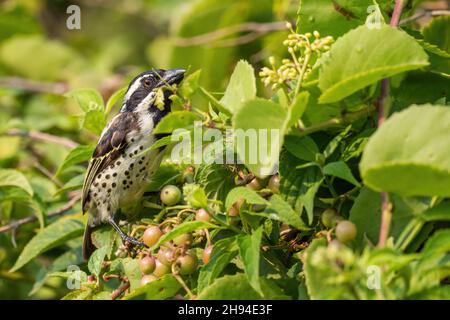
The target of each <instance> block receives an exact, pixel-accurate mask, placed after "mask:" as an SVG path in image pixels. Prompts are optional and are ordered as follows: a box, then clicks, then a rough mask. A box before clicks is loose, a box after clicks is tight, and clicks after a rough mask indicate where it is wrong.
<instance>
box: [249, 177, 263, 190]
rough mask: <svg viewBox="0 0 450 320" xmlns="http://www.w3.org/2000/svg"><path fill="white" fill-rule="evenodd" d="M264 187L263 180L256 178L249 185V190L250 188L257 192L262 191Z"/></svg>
mask: <svg viewBox="0 0 450 320" xmlns="http://www.w3.org/2000/svg"><path fill="white" fill-rule="evenodd" d="M262 187H263V186H262V183H261V180H259V179H258V178H254V179H253V180H252V181H250V182H249V183H247V188H250V189H252V190H255V191H256V190H259V189H261V188H262Z"/></svg>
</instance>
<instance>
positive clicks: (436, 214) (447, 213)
mask: <svg viewBox="0 0 450 320" xmlns="http://www.w3.org/2000/svg"><path fill="white" fill-rule="evenodd" d="M420 216H421V217H422V218H423V219H424V220H425V221H450V202H448V201H445V202H441V203H439V204H438V205H436V206H434V207H432V208H430V209H428V210H426V211H425V212H423V213H422V214H421V215H420Z"/></svg>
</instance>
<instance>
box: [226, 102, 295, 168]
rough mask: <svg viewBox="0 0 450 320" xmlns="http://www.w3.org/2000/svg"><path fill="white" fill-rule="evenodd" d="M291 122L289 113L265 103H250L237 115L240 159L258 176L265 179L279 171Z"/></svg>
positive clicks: (235, 124)
mask: <svg viewBox="0 0 450 320" xmlns="http://www.w3.org/2000/svg"><path fill="white" fill-rule="evenodd" d="M287 122H288V112H287V111H286V110H285V109H284V108H283V107H281V106H280V105H278V104H276V103H274V102H272V101H269V100H264V99H254V100H249V101H247V102H245V103H244V104H243V105H242V106H241V108H239V110H238V111H237V112H236V113H235V114H234V117H233V129H234V138H235V141H236V142H235V143H236V150H237V153H238V156H239V159H240V161H242V162H243V163H245V165H246V166H247V167H248V168H249V169H250V170H251V171H252V172H253V173H254V174H255V175H257V176H259V177H263V176H266V175H268V174H273V172H274V170H276V168H277V166H278V157H279V152H280V149H281V146H282V145H283V137H284V134H285V132H286V129H287V127H286V126H287Z"/></svg>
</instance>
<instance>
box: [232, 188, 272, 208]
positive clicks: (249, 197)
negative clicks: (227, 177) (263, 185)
mask: <svg viewBox="0 0 450 320" xmlns="http://www.w3.org/2000/svg"><path fill="white" fill-rule="evenodd" d="M241 198H243V199H244V200H245V201H247V203H249V204H261V205H267V204H268V202H267V200H266V199H264V198H263V197H261V196H260V195H259V194H258V193H257V192H255V191H254V190H252V189H249V188H247V187H236V188H234V189H232V190H231V191H230V192H229V193H228V195H227V199H226V200H225V209H226V210H227V211H228V210H229V209H230V208H231V206H232V205H233V204H234V203H235V202H236V201H238V200H239V199H241Z"/></svg>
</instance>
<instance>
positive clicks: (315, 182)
mask: <svg viewBox="0 0 450 320" xmlns="http://www.w3.org/2000/svg"><path fill="white" fill-rule="evenodd" d="M298 164H302V163H300V162H299V160H298V159H297V158H296V157H294V156H293V155H292V154H291V153H290V152H287V151H286V152H283V153H282V155H281V161H280V194H281V196H282V198H283V199H284V200H285V201H287V202H288V203H289V205H290V206H291V207H292V208H294V210H295V211H296V212H299V213H302V212H303V209H305V210H306V213H307V216H308V223H309V224H310V223H311V222H312V220H313V214H314V212H313V209H314V197H315V195H316V192H317V190H318V189H319V187H320V185H321V184H322V181H323V175H322V172H321V170H320V168H318V167H317V166H308V167H305V168H302V169H296V167H297V165H298ZM293 172H295V174H292V173H293Z"/></svg>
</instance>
